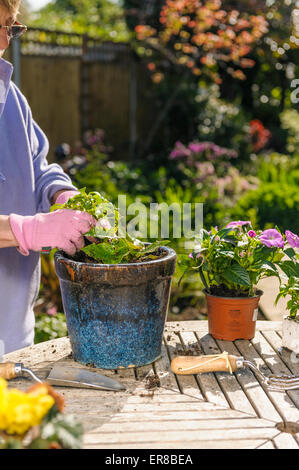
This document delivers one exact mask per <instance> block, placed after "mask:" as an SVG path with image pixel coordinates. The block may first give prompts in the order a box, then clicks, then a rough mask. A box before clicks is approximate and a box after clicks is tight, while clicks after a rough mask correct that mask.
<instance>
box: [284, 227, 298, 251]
mask: <svg viewBox="0 0 299 470" xmlns="http://www.w3.org/2000/svg"><path fill="white" fill-rule="evenodd" d="M285 236H286V238H287V241H288V243H289V244H290V245H291V247H292V248H299V237H298V235H296V234H295V233H293V232H291V231H290V230H286V231H285Z"/></svg>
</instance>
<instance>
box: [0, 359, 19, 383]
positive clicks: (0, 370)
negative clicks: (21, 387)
mask: <svg viewBox="0 0 299 470" xmlns="http://www.w3.org/2000/svg"><path fill="white" fill-rule="evenodd" d="M0 377H2V379H6V380H11V379H14V378H15V377H16V368H15V363H14V362H2V363H0Z"/></svg>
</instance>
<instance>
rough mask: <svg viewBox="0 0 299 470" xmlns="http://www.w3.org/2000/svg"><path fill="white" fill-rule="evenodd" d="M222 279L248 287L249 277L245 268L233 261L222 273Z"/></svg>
mask: <svg viewBox="0 0 299 470" xmlns="http://www.w3.org/2000/svg"><path fill="white" fill-rule="evenodd" d="M222 275H223V277H224V279H226V280H227V281H229V282H232V283H233V284H238V285H240V286H246V287H250V286H251V283H250V277H249V274H248V272H247V271H246V269H244V268H243V267H242V266H241V265H240V264H238V263H234V264H232V265H231V266H230V267H229V269H227V270H226V271H224V272H223V273H222Z"/></svg>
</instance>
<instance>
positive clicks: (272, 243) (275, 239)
mask: <svg viewBox="0 0 299 470" xmlns="http://www.w3.org/2000/svg"><path fill="white" fill-rule="evenodd" d="M259 239H260V241H261V242H262V244H263V245H266V246H267V247H268V248H272V247H275V248H283V247H284V241H283V238H282V235H281V233H279V232H278V231H277V230H276V229H274V228H269V229H268V230H264V231H263V233H262V234H261V235H260V236H259Z"/></svg>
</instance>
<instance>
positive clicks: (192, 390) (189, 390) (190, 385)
mask: <svg viewBox="0 0 299 470" xmlns="http://www.w3.org/2000/svg"><path fill="white" fill-rule="evenodd" d="M164 341H165V344H166V345H167V349H168V353H169V356H170V360H172V359H174V358H175V357H176V356H177V355H178V352H177V350H178V349H179V350H181V349H183V345H182V343H181V341H180V338H179V336H178V335H177V334H175V333H168V334H167V335H165V336H164ZM177 381H178V384H179V388H180V390H181V392H182V393H184V394H186V395H189V396H192V397H195V398H198V399H200V400H205V398H204V397H203V395H202V393H201V391H200V389H199V388H198V384H197V382H196V379H195V377H194V376H193V375H177Z"/></svg>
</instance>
